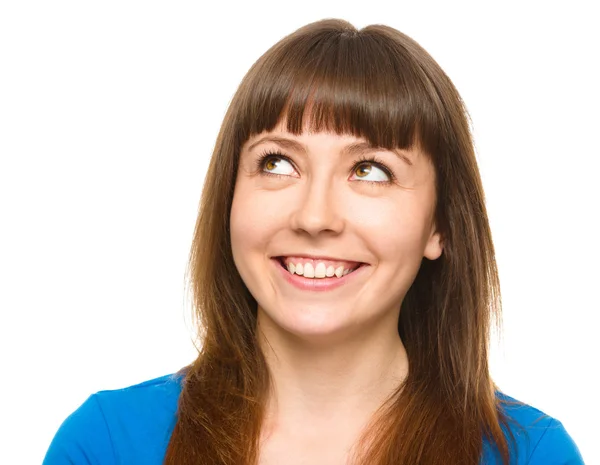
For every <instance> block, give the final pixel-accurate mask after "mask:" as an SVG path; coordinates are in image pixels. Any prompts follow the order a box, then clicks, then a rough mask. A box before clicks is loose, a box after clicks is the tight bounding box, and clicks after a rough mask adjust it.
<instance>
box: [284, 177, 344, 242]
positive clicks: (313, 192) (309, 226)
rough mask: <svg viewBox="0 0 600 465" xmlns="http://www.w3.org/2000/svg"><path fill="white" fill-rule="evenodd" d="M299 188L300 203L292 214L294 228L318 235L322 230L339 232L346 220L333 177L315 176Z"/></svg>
mask: <svg viewBox="0 0 600 465" xmlns="http://www.w3.org/2000/svg"><path fill="white" fill-rule="evenodd" d="M299 189H300V191H299V192H298V196H299V200H298V204H297V207H296V208H295V209H294V211H293V213H292V216H291V225H292V228H293V229H294V230H296V231H305V232H307V233H308V234H310V235H311V236H318V235H319V234H320V233H321V232H322V231H330V232H331V233H335V234H339V233H340V232H341V231H342V230H343V229H344V224H345V221H344V219H343V213H342V203H341V202H340V201H339V198H338V197H337V196H336V189H335V186H334V184H333V183H332V182H331V178H326V177H322V178H321V179H315V178H313V179H311V180H309V181H307V183H306V184H304V185H302V186H301V187H300V186H299ZM338 195H339V194H338Z"/></svg>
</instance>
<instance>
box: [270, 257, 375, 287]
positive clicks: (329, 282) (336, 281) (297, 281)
mask: <svg viewBox="0 0 600 465" xmlns="http://www.w3.org/2000/svg"><path fill="white" fill-rule="evenodd" d="M294 256H296V255H294ZM271 262H273V265H274V266H275V267H276V268H277V269H278V270H279V271H278V273H279V274H280V275H281V276H282V277H283V279H284V280H285V281H287V282H288V283H290V284H291V285H293V286H294V287H296V288H297V289H300V290H303V291H313V292H323V291H332V290H334V289H338V288H340V287H342V286H345V285H348V284H350V283H352V282H353V281H355V280H356V279H357V278H359V277H361V276H362V274H363V273H364V272H365V269H366V268H368V267H369V266H368V265H367V264H366V263H365V264H362V265H361V266H359V267H358V268H357V269H356V270H354V271H353V272H352V273H348V274H347V275H346V276H342V277H341V278H338V277H337V276H335V277H332V278H316V279H313V278H305V277H304V276H300V275H297V274H294V275H292V274H291V273H290V272H289V271H288V270H286V269H285V268H284V267H283V265H282V264H281V262H280V261H279V258H271Z"/></svg>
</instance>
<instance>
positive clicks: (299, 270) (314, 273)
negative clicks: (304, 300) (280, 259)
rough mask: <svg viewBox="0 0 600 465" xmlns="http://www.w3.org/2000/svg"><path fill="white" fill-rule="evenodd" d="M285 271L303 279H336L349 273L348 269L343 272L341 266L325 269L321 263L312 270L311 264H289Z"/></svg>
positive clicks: (331, 266)
mask: <svg viewBox="0 0 600 465" xmlns="http://www.w3.org/2000/svg"><path fill="white" fill-rule="evenodd" d="M287 270H288V271H289V272H290V273H291V274H297V275H300V276H304V277H305V278H325V277H327V278H331V277H333V276H334V275H335V276H337V277H338V278H341V277H342V276H346V275H347V274H348V273H351V270H350V269H347V270H345V269H344V267H343V266H341V265H340V266H338V267H337V268H334V267H333V265H330V266H328V267H325V264H324V263H322V262H319V263H317V267H316V268H314V267H313V264H312V263H305V264H304V265H303V264H302V263H299V264H297V265H294V264H293V263H289V264H288V265H287Z"/></svg>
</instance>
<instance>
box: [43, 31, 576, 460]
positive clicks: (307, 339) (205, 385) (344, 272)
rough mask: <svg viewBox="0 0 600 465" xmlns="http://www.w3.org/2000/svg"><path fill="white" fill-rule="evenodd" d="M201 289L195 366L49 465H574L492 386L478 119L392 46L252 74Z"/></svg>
mask: <svg viewBox="0 0 600 465" xmlns="http://www.w3.org/2000/svg"><path fill="white" fill-rule="evenodd" d="M190 272H191V283H192V286H193V294H194V305H195V308H196V311H197V316H198V320H199V327H200V328H201V329H202V344H201V345H202V348H201V349H200V351H199V355H198V358H197V359H196V360H195V361H194V362H193V363H192V364H191V365H190V366H188V367H186V368H184V369H183V370H181V371H180V372H179V373H177V374H175V375H169V376H164V377H161V378H158V379H154V380H150V381H147V382H145V383H142V384H140V385H136V386H132V387H129V388H125V389H122V390H117V391H102V392H99V393H96V394H94V395H92V396H90V398H89V399H88V400H87V401H86V402H85V403H84V404H83V405H82V406H81V407H80V408H79V409H78V410H77V411H76V412H74V413H73V414H72V415H71V416H70V417H69V418H67V420H65V422H64V423H63V425H62V426H61V428H60V429H59V431H58V433H57V435H56V437H55V439H54V441H53V442H52V444H51V445H50V448H49V450H48V453H47V456H46V459H45V462H44V463H45V464H48V465H50V464H62V463H65V464H66V463H75V464H87V463H90V464H91V463H94V464H102V465H104V464H117V463H118V464H161V463H164V464H178V465H181V464H231V465H239V464H248V465H250V464H252V465H253V464H286V465H288V464H289V465H294V464H300V463H307V464H317V465H318V464H327V465H332V464H333V465H337V464H369V465H370V464H378V465H392V464H394V465H397V464H410V465H414V464H427V465H437V464H440V465H441V464H444V465H447V464H478V463H485V464H487V463H498V464H500V463H502V464H509V463H510V464H526V463H528V464H544V465H548V464H563V463H570V464H577V463H583V461H582V459H581V456H580V454H579V451H578V449H577V446H576V445H575V443H574V442H573V440H572V439H571V437H570V436H569V434H568V433H567V432H566V431H565V429H564V427H563V426H562V424H561V423H560V422H559V421H558V420H556V419H553V418H551V417H549V416H547V415H544V414H543V413H542V412H540V411H539V410H537V409H535V408H533V407H531V406H528V405H525V404H522V403H520V402H518V401H516V400H515V399H512V398H510V397H509V396H507V395H505V394H503V393H501V392H500V391H499V390H498V389H497V386H496V385H495V384H494V382H493V381H492V379H491V378H490V374H489V369H488V337H489V336H488V335H489V329H490V323H491V322H492V321H496V322H497V321H498V319H499V315H500V292H499V281H498V273H497V268H496V262H495V258H494V247H493V243H492V238H491V233H490V229H489V224H488V219H487V214H486V208H485V203H484V195H483V189H482V185H481V179H480V175H479V172H478V168H477V164H476V160H475V156H474V150H473V143H472V139H471V135H470V132H469V126H468V121H467V117H466V110H465V108H464V106H463V104H462V101H461V98H460V96H459V95H458V93H457V91H456V89H455V87H454V86H453V85H452V83H451V81H450V80H449V78H448V77H447V76H446V75H445V74H444V72H443V71H442V70H441V69H440V67H439V66H438V65H437V63H436V62H435V61H434V60H433V58H431V57H430V56H429V55H428V54H427V52H425V51H424V50H423V49H422V48H421V47H420V46H419V45H418V44H417V43H416V42H414V41H413V40H412V39H410V38H409V37H407V36H405V35H404V34H402V33H400V32H398V31H396V30H394V29H392V28H390V27H386V26H381V25H377V26H369V27H366V28H364V29H362V30H360V31H358V30H357V29H356V28H354V27H353V26H352V25H351V24H349V23H348V22H345V21H341V20H323V21H319V22H316V23H313V24H309V25H307V26H305V27H303V28H300V29H299V30H297V31H296V32H294V33H293V34H291V35H289V36H287V37H285V38H284V39H282V40H281V41H280V42H279V43H277V44H276V45H275V46H273V47H272V48H271V49H270V50H269V51H267V53H266V54H265V55H263V56H262V57H261V58H260V59H259V60H258V61H257V62H256V63H255V64H254V65H253V66H252V68H251V69H250V71H249V72H248V74H247V75H246V76H245V78H244V80H243V82H242V83H241V85H240V87H239V89H238V91H237V93H236V94H235V96H234V98H233V101H232V103H231V105H230V107H229V110H228V112H227V115H226V117H225V120H224V122H223V125H222V128H221V131H220V133H219V136H218V139H217V143H216V147H215V151H214V154H213V157H212V160H211V164H210V167H209V172H208V173H207V176H206V180H205V186H204V191H203V194H202V201H201V207H200V212H199V216H198V220H197V224H196V231H195V237H194V241H193V244H192V250H191V255H190ZM494 319H496V320H494Z"/></svg>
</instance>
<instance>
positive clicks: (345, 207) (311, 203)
mask: <svg viewBox="0 0 600 465" xmlns="http://www.w3.org/2000/svg"><path fill="white" fill-rule="evenodd" d="M265 155H266V157H265ZM261 157H262V158H261ZM373 158H375V159H376V160H377V163H375V162H372V161H364V160H369V159H373ZM435 196H436V193H435V172H434V168H433V166H432V165H431V162H430V160H429V158H428V157H427V156H426V155H425V154H423V153H421V152H419V151H418V150H416V149H414V150H397V151H388V150H386V149H373V148H370V146H369V144H368V143H367V141H366V140H365V139H361V138H356V137H354V136H352V135H343V136H340V135H337V134H335V133H330V132H318V133H309V132H307V130H305V131H304V132H303V133H302V135H300V136H294V135H293V134H291V133H288V132H287V131H286V130H285V126H284V125H283V124H280V125H278V126H277V127H276V128H275V129H274V130H273V131H271V132H263V133H262V134H259V135H256V136H254V137H251V138H250V139H249V140H248V141H247V142H246V143H245V144H244V146H243V147H242V150H241V153H240V164H239V169H238V174H237V179H236V185H235V191H234V197H233V204H232V208H231V218H230V228H231V244H232V253H233V258H234V261H235V265H236V267H237V269H238V271H239V273H240V275H241V277H242V279H243V280H244V282H245V284H246V286H247V287H248V290H249V291H250V293H251V294H252V295H253V297H254V298H255V299H256V301H257V302H258V320H259V324H261V325H262V326H263V327H267V328H272V329H273V330H275V331H279V332H282V333H284V334H293V335H294V336H296V337H299V338H302V339H307V340H310V339H311V338H312V339H315V338H322V337H328V338H332V337H336V338H337V337H347V336H351V335H353V334H358V333H359V332H360V333H362V334H363V335H364V331H365V330H367V329H369V328H371V329H372V330H373V331H387V332H388V333H389V332H394V333H396V334H397V321H398V314H399V310H400V305H401V303H402V299H403V298H404V295H405V294H406V292H407V291H408V289H409V288H410V286H411V284H412V282H413V280H414V278H415V276H416V274H417V272H418V270H419V266H420V264H421V260H422V258H423V257H427V258H428V259H430V260H435V259H436V258H438V257H439V256H440V255H441V253H442V245H441V238H440V235H439V234H438V233H437V232H436V231H435V225H434V208H435V198H436V197H435ZM303 256H304V257H303ZM280 257H287V258H288V260H287V261H288V262H290V261H291V262H292V263H294V268H295V269H296V273H297V272H298V270H297V266H295V265H297V264H299V263H300V264H302V265H303V267H302V268H303V271H304V272H306V263H307V262H308V263H310V264H311V265H313V268H317V269H319V270H320V271H323V270H324V269H325V270H327V269H328V271H329V273H328V274H329V275H331V270H332V269H336V268H337V269H339V267H340V266H344V269H349V268H350V269H351V268H354V267H355V266H356V265H354V266H352V263H350V264H345V263H344V261H347V262H354V263H356V262H358V263H362V264H363V265H362V266H361V267H360V268H358V269H357V270H356V271H353V272H351V273H349V274H347V275H346V276H343V277H342V278H341V279H340V278H338V276H337V275H334V276H332V277H326V278H325V279H319V278H314V279H313V280H310V281H309V278H305V277H301V276H295V277H293V276H292V274H290V273H289V271H288V270H286V269H284V268H283V266H282V264H281V260H280V259H279V258H280ZM310 257H321V258H323V257H327V258H329V259H334V260H333V261H327V260H318V259H315V260H314V261H312V260H310ZM319 262H323V265H319ZM309 273H310V272H309ZM338 274H340V273H338ZM317 276H319V273H318V272H317ZM317 287H320V288H319V289H317Z"/></svg>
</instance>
